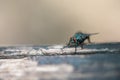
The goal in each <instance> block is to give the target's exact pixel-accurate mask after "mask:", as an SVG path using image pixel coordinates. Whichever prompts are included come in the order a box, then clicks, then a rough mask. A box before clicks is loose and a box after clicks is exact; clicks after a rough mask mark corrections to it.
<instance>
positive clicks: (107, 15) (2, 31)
mask: <svg viewBox="0 0 120 80" xmlns="http://www.w3.org/2000/svg"><path fill="white" fill-rule="evenodd" d="M119 29H120V1H119V0H0V45H16V44H35V45H36V44H65V43H67V42H68V40H69V38H70V36H72V35H73V34H74V33H75V32H77V31H83V32H87V33H94V32H99V33H100V34H99V35H97V36H93V37H92V41H93V42H116V41H120V35H119V34H120V30H119Z"/></svg>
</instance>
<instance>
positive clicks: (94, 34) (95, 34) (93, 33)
mask: <svg viewBox="0 0 120 80" xmlns="http://www.w3.org/2000/svg"><path fill="white" fill-rule="evenodd" d="M97 34H99V33H90V34H88V35H89V36H92V35H97Z"/></svg>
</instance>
